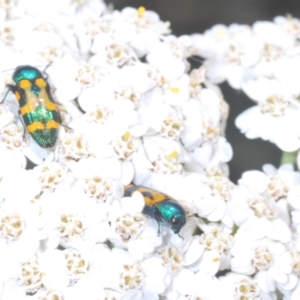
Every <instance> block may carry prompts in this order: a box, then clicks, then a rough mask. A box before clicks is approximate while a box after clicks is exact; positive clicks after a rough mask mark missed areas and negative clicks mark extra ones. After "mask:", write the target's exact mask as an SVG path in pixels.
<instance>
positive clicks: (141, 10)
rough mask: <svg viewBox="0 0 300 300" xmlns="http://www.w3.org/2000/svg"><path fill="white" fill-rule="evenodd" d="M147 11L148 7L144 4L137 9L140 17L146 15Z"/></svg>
mask: <svg viewBox="0 0 300 300" xmlns="http://www.w3.org/2000/svg"><path fill="white" fill-rule="evenodd" d="M145 11H146V8H145V7H144V6H140V7H139V8H138V9H137V14H138V17H142V16H143V15H144V13H145Z"/></svg>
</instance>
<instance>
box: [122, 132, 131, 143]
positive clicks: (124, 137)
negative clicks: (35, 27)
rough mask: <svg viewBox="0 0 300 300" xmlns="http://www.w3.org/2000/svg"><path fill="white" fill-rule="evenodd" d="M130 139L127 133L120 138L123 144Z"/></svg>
mask: <svg viewBox="0 0 300 300" xmlns="http://www.w3.org/2000/svg"><path fill="white" fill-rule="evenodd" d="M129 138H130V132H129V131H126V132H125V134H124V135H123V136H122V140H123V141H124V142H127V141H128V140H129Z"/></svg>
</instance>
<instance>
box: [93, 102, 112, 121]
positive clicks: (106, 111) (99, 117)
mask: <svg viewBox="0 0 300 300" xmlns="http://www.w3.org/2000/svg"><path fill="white" fill-rule="evenodd" d="M111 113H112V111H111V109H110V108H109V107H106V106H101V107H100V106H97V107H96V108H94V109H93V110H90V111H88V112H87V120H88V121H89V122H93V123H98V124H104V123H105V122H106V121H107V119H108V118H109V116H110V115H111Z"/></svg>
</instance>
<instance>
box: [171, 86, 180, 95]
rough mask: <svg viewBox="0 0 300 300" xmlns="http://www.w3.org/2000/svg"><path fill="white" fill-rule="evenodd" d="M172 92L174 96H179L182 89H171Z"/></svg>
mask: <svg viewBox="0 0 300 300" xmlns="http://www.w3.org/2000/svg"><path fill="white" fill-rule="evenodd" d="M170 90H171V91H172V92H173V93H174V94H179V93H180V88H178V87H171V88H170Z"/></svg>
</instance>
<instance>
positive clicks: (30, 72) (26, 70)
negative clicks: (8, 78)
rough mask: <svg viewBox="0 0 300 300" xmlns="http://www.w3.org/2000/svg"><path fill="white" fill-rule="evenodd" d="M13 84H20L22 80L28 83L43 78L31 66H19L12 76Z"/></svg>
mask: <svg viewBox="0 0 300 300" xmlns="http://www.w3.org/2000/svg"><path fill="white" fill-rule="evenodd" d="M12 78H13V81H14V82H16V83H17V82H20V80H22V79H28V80H30V81H32V80H34V79H36V78H43V75H42V73H41V72H40V71H39V70H38V69H36V68H33V67H31V66H20V67H18V68H17V69H16V71H15V72H14V74H13V76H12Z"/></svg>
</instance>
